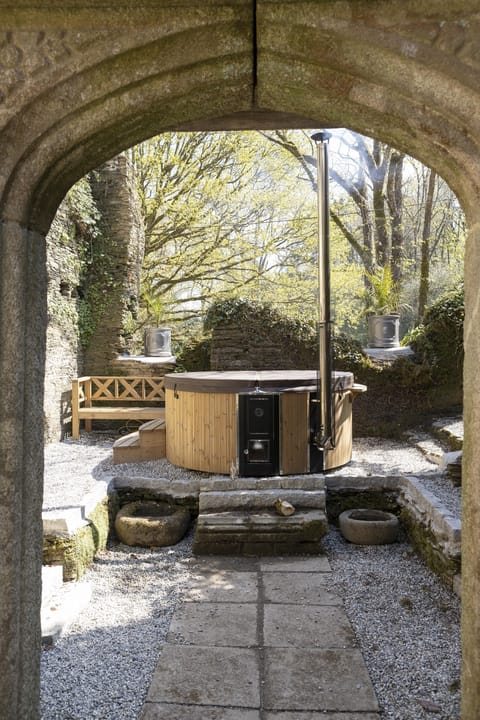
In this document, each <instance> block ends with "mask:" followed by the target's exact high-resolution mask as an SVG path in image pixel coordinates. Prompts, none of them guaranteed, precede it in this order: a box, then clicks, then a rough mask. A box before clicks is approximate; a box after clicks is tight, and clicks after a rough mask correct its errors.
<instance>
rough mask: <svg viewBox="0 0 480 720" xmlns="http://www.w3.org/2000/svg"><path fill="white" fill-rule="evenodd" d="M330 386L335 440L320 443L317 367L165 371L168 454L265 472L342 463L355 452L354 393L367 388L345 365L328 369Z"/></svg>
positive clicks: (179, 460) (192, 462)
mask: <svg viewBox="0 0 480 720" xmlns="http://www.w3.org/2000/svg"><path fill="white" fill-rule="evenodd" d="M332 388H333V394H334V405H333V408H334V409H333V415H334V418H335V448H334V449H333V450H328V451H321V450H318V449H317V448H316V447H315V446H314V445H313V443H312V437H313V435H314V432H315V428H314V422H315V417H316V408H317V405H316V404H315V403H313V402H312V400H313V399H314V398H315V397H316V391H317V376H316V372H315V371H310V370H263V371H238V372H230V371H229V372H192V373H172V374H168V375H165V391H166V393H165V416H166V454H167V458H168V460H169V461H170V462H171V463H173V464H175V465H179V466H180V467H185V468H190V469H192V470H200V471H204V472H209V473H220V474H230V473H231V472H232V468H234V469H235V472H238V473H239V474H240V475H265V476H268V475H277V474H280V475H292V474H302V473H309V472H320V471H322V470H331V469H333V468H336V467H339V466H341V465H344V464H345V463H347V462H349V461H350V459H351V455H352V401H353V398H354V396H355V394H357V393H360V392H364V390H365V389H366V388H365V386H364V385H355V384H354V380H353V375H352V373H348V372H335V373H332ZM262 423H263V424H264V423H266V424H267V426H268V427H267V428H266V427H264V426H263V425H262ZM267 450H268V452H270V455H269V456H268V457H267Z"/></svg>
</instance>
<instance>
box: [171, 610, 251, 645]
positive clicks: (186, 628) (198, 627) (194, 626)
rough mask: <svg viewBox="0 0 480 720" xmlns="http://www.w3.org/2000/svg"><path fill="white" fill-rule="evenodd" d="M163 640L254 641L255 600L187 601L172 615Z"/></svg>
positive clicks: (199, 642)
mask: <svg viewBox="0 0 480 720" xmlns="http://www.w3.org/2000/svg"><path fill="white" fill-rule="evenodd" d="M167 642H169V643H172V644H173V643H180V644H186V645H208V646H209V647H210V646H212V647H252V646H253V645H256V644H258V638H257V606H256V604H255V603H235V602H234V603H232V602H226V603H215V602H189V603H184V605H182V606H181V607H180V608H178V609H177V610H176V612H175V614H174V616H173V618H172V622H171V624H170V631H169V633H168V636H167Z"/></svg>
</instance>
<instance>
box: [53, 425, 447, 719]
mask: <svg viewBox="0 0 480 720" xmlns="http://www.w3.org/2000/svg"><path fill="white" fill-rule="evenodd" d="M381 444H382V443H380V442H379V441H378V440H370V441H369V440H365V441H358V442H357V441H356V442H355V450H354V461H353V463H352V465H351V466H349V469H352V466H354V467H356V472H359V468H360V466H361V465H362V464H363V465H364V464H365V463H370V464H369V466H368V472H370V473H371V474H378V473H381V472H384V473H387V474H388V473H390V474H393V473H394V470H395V471H397V470H398V471H403V473H405V472H408V473H410V474H415V475H416V476H421V477H422V481H424V482H426V483H433V484H434V485H435V487H436V488H437V494H438V487H440V486H441V487H442V490H441V492H444V493H445V495H446V496H447V495H448V496H450V495H452V494H455V493H457V494H459V492H458V490H457V489H452V488H451V486H450V487H449V484H446V483H445V480H444V478H442V477H440V476H439V473H438V471H436V469H435V468H433V467H432V465H431V463H428V464H427V465H424V463H425V462H427V461H425V460H424V458H423V457H422V456H421V454H420V453H417V451H411V450H408V449H407V448H406V447H405V446H404V445H403V446H401V444H398V445H397V444H395V443H387V445H383V449H382V447H381ZM412 453H413V454H412ZM46 468H47V472H46V483H45V506H49V507H60V506H63V507H64V506H65V505H66V504H68V503H75V502H76V498H77V497H78V495H79V493H83V491H88V490H91V489H92V484H93V485H94V484H95V483H96V482H98V480H102V479H105V478H108V477H110V476H112V475H119V474H132V475H142V476H144V477H145V476H150V477H152V476H153V477H154V476H157V477H158V476H160V477H172V479H173V478H174V479H177V480H178V479H179V476H186V475H191V474H190V473H187V472H186V471H185V470H181V469H179V468H174V467H172V466H171V465H169V463H167V462H166V461H165V460H162V461H152V462H149V463H141V464H138V465H136V466H132V465H118V466H113V465H112V463H111V439H105V438H103V439H102V438H100V439H98V438H97V440H96V441H95V442H94V444H93V446H92V438H89V439H85V440H81V441H68V442H66V443H59V444H58V446H49V447H48V448H47V450H46ZM395 474H396V472H395ZM192 475H196V474H192ZM197 476H198V475H197ZM447 482H448V481H447ZM432 491H433V490H432ZM433 492H435V491H433ZM77 501H78V500H77ZM325 548H326V552H327V554H328V557H329V559H330V562H331V565H332V569H333V572H334V582H335V583H337V584H338V585H339V587H340V589H341V591H342V593H343V594H344V597H345V606H346V610H347V613H348V615H349V617H350V620H351V622H352V625H353V627H354V628H355V631H356V633H357V637H358V641H359V644H360V646H361V648H362V651H363V654H364V657H365V661H366V663H367V667H368V669H369V672H370V675H371V678H372V681H373V683H374V686H375V690H376V692H377V696H378V700H379V703H380V706H381V708H382V713H381V718H382V720H387V719H388V720H427V719H428V718H430V717H432V718H433V717H435V718H438V719H439V720H458V718H460V710H459V702H460V700H459V689H458V687H459V677H460V637H459V620H460V607H459V606H460V603H459V600H458V598H457V596H456V595H454V594H453V593H451V592H450V591H448V590H446V589H445V588H444V587H443V586H442V585H441V584H440V582H439V581H438V580H437V578H436V577H435V576H434V575H433V574H432V573H431V572H430V571H428V569H427V568H426V567H425V566H424V564H423V563H422V562H421V561H420V560H419V559H418V558H417V557H416V556H415V555H414V554H413V552H412V550H411V548H410V546H409V545H408V544H406V543H403V542H400V543H396V544H395V545H390V546H385V547H378V546H377V547H361V546H354V545H349V544H348V543H346V542H345V541H344V540H343V538H342V537H341V536H340V534H339V533H338V532H337V531H336V530H334V529H332V530H331V532H330V533H329V535H328V536H327V538H326V540H325ZM192 567H193V561H192V557H191V535H190V536H189V537H187V538H186V539H184V540H183V541H182V542H181V543H179V544H178V545H176V546H175V547H174V548H163V549H160V550H156V551H151V550H143V549H140V548H135V549H132V548H127V547H125V546H123V545H117V546H114V547H111V548H110V549H109V550H107V551H105V552H102V553H100V554H99V556H98V558H97V560H96V561H95V563H94V564H93V565H92V566H91V569H90V570H89V571H88V573H87V574H86V576H85V578H84V579H83V582H88V583H90V585H91V587H92V592H93V597H92V602H91V603H90V605H89V607H88V608H87V609H86V610H85V611H84V612H83V613H82V614H81V615H80V616H79V618H78V621H77V622H76V623H75V624H74V625H73V626H71V627H70V629H69V630H68V631H67V633H66V635H65V636H64V637H62V638H61V639H60V640H59V641H58V643H57V644H56V645H55V646H53V647H52V648H48V649H45V650H43V653H42V719H43V720H91V719H92V718H102V720H136V718H137V717H138V714H139V712H140V709H141V707H142V705H143V703H144V701H145V697H146V693H147V690H148V686H149V684H150V680H151V677H152V673H153V670H154V667H155V665H156V662H157V660H158V656H159V652H160V647H161V644H162V642H163V641H164V639H165V636H166V633H167V631H168V626H169V623H170V619H171V616H172V614H173V611H174V609H175V607H176V604H177V603H178V602H179V601H180V600H181V597H182V591H183V588H184V587H185V585H186V583H187V580H188V578H189V577H190V573H191V572H192Z"/></svg>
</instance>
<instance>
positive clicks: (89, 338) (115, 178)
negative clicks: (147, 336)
mask: <svg viewBox="0 0 480 720" xmlns="http://www.w3.org/2000/svg"><path fill="white" fill-rule="evenodd" d="M92 192H93V196H94V198H95V201H96V203H97V207H98V209H99V211H100V213H101V220H100V235H99V237H98V238H97V240H96V242H95V246H94V248H93V252H92V262H91V263H90V265H89V268H88V272H87V275H86V279H85V285H86V293H85V298H84V303H85V308H86V317H85V318H84V323H85V325H84V328H83V332H84V336H83V342H84V346H85V360H84V372H85V373H86V374H89V375H90V374H91V375H108V374H110V373H111V365H112V361H113V360H114V358H116V357H117V355H119V354H123V353H128V352H130V351H131V348H132V342H133V332H134V329H135V320H136V317H137V311H138V301H139V294H140V271H141V267H142V262H143V256H144V249H145V233H144V227H143V221H142V217H141V214H140V203H139V199H138V194H137V190H136V186H135V182H134V176H133V169H132V165H131V163H130V161H129V159H128V155H127V153H122V154H121V155H118V156H117V157H115V158H113V159H112V160H110V161H109V162H107V163H105V164H104V165H102V166H101V167H100V168H99V169H98V170H97V171H96V172H95V173H93V174H92Z"/></svg>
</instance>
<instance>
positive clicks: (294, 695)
mask: <svg viewBox="0 0 480 720" xmlns="http://www.w3.org/2000/svg"><path fill="white" fill-rule="evenodd" d="M264 705H265V708H266V709H267V710H283V709H285V710H290V711H292V710H317V711H319V710H322V711H337V712H344V713H346V712H350V711H352V712H353V711H356V712H359V711H363V712H377V711H378V709H379V708H378V703H377V700H376V697H375V693H374V690H373V687H372V683H371V681H370V678H369V677H368V673H367V669H366V667H365V663H364V661H363V658H362V655H361V653H360V651H359V650H356V649H347V650H343V649H342V650H340V649H328V650H325V649H307V648H305V649H302V650H300V649H296V648H266V650H265V686H264Z"/></svg>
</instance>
